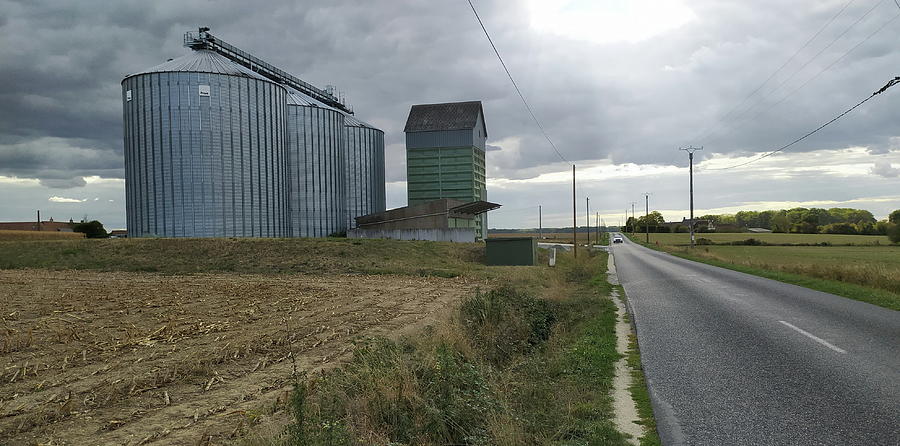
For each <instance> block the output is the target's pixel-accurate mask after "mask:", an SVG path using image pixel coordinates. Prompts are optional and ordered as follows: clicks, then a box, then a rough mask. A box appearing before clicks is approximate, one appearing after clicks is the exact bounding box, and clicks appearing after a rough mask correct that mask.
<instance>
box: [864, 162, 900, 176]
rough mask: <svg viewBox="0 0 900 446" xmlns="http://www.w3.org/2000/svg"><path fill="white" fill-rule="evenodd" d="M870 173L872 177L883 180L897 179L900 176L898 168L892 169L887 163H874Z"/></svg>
mask: <svg viewBox="0 0 900 446" xmlns="http://www.w3.org/2000/svg"><path fill="white" fill-rule="evenodd" d="M870 172H872V174H873V175H878V176H881V177H885V178H897V177H898V176H900V168H897V167H893V166H892V165H891V163H890V162H888V161H876V162H875V165H874V166H872V169H871V170H870Z"/></svg>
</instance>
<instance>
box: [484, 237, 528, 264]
mask: <svg viewBox="0 0 900 446" xmlns="http://www.w3.org/2000/svg"><path fill="white" fill-rule="evenodd" d="M485 245H486V246H485V251H486V252H487V264H488V265H527V266H534V265H536V264H537V239H535V238H534V237H492V238H488V239H486V240H485Z"/></svg>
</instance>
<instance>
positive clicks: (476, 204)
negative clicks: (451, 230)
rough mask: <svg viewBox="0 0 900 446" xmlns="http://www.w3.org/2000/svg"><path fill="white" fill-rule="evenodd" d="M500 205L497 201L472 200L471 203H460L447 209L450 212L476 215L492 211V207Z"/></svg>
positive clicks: (495, 207) (496, 207)
mask: <svg viewBox="0 0 900 446" xmlns="http://www.w3.org/2000/svg"><path fill="white" fill-rule="evenodd" d="M500 206H501V205H499V204H497V203H491V202H489V201H482V200H479V201H473V202H471V203H466V204H461V205H459V206H456V207H452V208H450V209H448V212H450V213H451V214H467V215H478V214H483V213H485V212H487V211H493V210H494V209H498V208H499V207H500Z"/></svg>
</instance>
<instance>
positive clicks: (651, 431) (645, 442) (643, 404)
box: [616, 285, 662, 446]
mask: <svg viewBox="0 0 900 446" xmlns="http://www.w3.org/2000/svg"><path fill="white" fill-rule="evenodd" d="M616 289H617V290H618V292H619V296H621V298H622V302H628V296H627V295H626V294H625V288H623V287H622V286H621V285H616ZM626 305H627V304H626ZM625 322H627V323H628V324H631V326H632V331H634V325H633V324H632V323H631V313H627V312H626V313H625ZM625 360H626V362H627V364H628V369H629V370H630V371H631V385H630V386H629V387H628V391H629V393H631V399H632V400H633V401H634V404H635V406H636V408H637V413H638V416H639V417H640V422H639V423H638V424H640V425H641V426H643V427H644V435H643V436H642V437H641V438H640V439H639V441H640V444H641V446H659V445H661V444H662V442H661V440H660V439H659V433H658V432H657V430H656V418H655V417H654V416H653V404H652V402H651V401H650V390H649V389H648V388H647V380H646V378H645V377H644V366H643V365H642V364H641V350H640V347H639V346H638V341H637V336H635V335H634V334H631V335H629V337H628V354H627V355H626V357H625Z"/></svg>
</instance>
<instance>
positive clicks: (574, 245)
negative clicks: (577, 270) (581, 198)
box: [572, 164, 578, 259]
mask: <svg viewBox="0 0 900 446" xmlns="http://www.w3.org/2000/svg"><path fill="white" fill-rule="evenodd" d="M577 218H578V214H577V211H576V210H575V165H574V164H572V256H573V257H575V258H576V259H577V258H578V221H577Z"/></svg>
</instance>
